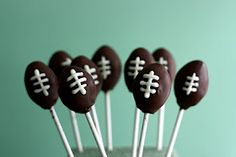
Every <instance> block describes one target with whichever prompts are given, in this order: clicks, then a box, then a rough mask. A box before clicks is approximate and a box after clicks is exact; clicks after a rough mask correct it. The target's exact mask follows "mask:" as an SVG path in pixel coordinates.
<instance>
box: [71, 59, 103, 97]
mask: <svg viewBox="0 0 236 157" xmlns="http://www.w3.org/2000/svg"><path fill="white" fill-rule="evenodd" d="M71 65H72V66H77V67H80V68H82V69H84V70H85V71H86V72H87V73H89V74H90V75H91V76H92V78H93V80H94V84H95V86H96V92H94V94H95V97H96V96H97V94H98V93H99V91H100V89H101V87H102V81H103V79H102V76H101V73H100V71H99V69H98V67H97V66H96V64H94V63H93V62H92V61H91V60H90V59H88V58H87V57H85V56H78V57H76V58H75V59H73V61H72V63H71Z"/></svg>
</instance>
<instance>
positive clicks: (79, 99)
mask: <svg viewBox="0 0 236 157" xmlns="http://www.w3.org/2000/svg"><path fill="white" fill-rule="evenodd" d="M72 71H75V72H76V73H81V72H82V73H83V76H77V77H76V76H75V78H74V77H71V76H72V75H71V72H72ZM70 77H71V78H70ZM76 78H78V79H81V78H86V81H82V82H81V85H85V84H86V87H84V88H83V89H85V91H86V93H84V94H83V92H82V90H78V91H77V92H76V93H74V94H73V93H72V92H73V91H74V90H76V89H79V87H81V86H80V85H79V83H76V84H74V85H72V83H75V79H76ZM59 85H60V86H59V95H60V98H61V101H62V102H63V104H64V105H65V106H67V107H68V108H69V109H70V110H73V111H75V112H78V113H87V112H89V111H90V108H91V106H92V105H93V104H94V103H95V97H94V92H96V86H95V84H94V81H93V78H92V77H91V75H90V74H88V73H87V72H86V71H85V70H83V69H82V68H79V67H76V66H70V67H66V68H64V69H63V71H62V73H61V76H60V84H59Z"/></svg>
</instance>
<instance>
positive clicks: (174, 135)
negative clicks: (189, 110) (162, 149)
mask: <svg viewBox="0 0 236 157" xmlns="http://www.w3.org/2000/svg"><path fill="white" fill-rule="evenodd" d="M184 111H185V110H184V109H180V110H179V113H178V116H177V118H176V122H175V126H174V129H173V132H172V136H171V139H170V143H169V146H168V149H167V152H166V156H165V157H171V154H172V152H173V149H174V145H175V141H176V138H177V135H178V132H179V127H180V124H181V122H182V119H183V115H184Z"/></svg>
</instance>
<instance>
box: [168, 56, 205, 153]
mask: <svg viewBox="0 0 236 157" xmlns="http://www.w3.org/2000/svg"><path fill="white" fill-rule="evenodd" d="M174 89H175V96H176V99H177V103H178V105H179V106H180V110H179V113H178V115H177V118H176V122H175V126H174V129H173V132H172V136H171V139H170V142H169V146H168V149H167V153H166V156H165V157H171V154H172V151H173V149H174V145H175V141H176V138H177V135H178V131H179V128H180V124H181V122H182V119H183V115H184V112H185V110H187V109H188V108H189V107H191V106H194V105H196V104H197V103H199V101H200V100H201V99H202V98H203V97H204V96H205V95H206V92H207V89H208V72H207V66H206V64H205V63H204V62H202V61H200V60H195V61H192V62H189V63H187V64H186V65H185V66H184V67H182V68H181V69H180V70H179V72H178V73H177V75H176V77H175V84H174Z"/></svg>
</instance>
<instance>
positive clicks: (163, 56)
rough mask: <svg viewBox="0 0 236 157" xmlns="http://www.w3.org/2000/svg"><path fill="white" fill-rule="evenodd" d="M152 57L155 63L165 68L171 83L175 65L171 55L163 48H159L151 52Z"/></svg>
mask: <svg viewBox="0 0 236 157" xmlns="http://www.w3.org/2000/svg"><path fill="white" fill-rule="evenodd" d="M153 57H154V59H155V61H156V62H157V63H159V64H161V65H163V66H165V68H166V70H167V71H168V72H169V74H170V78H171V80H172V81H173V80H174V78H175V73H176V64H175V60H174V58H173V56H172V54H171V53H170V52H169V51H168V50H166V49H164V48H159V49H157V50H156V51H154V52H153Z"/></svg>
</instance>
